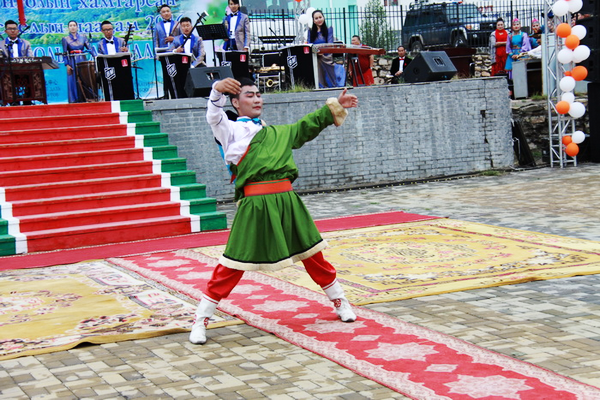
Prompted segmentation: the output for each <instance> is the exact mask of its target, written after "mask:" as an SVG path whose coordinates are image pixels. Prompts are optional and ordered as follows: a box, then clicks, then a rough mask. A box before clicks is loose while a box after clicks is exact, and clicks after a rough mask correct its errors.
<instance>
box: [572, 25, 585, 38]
mask: <svg viewBox="0 0 600 400" xmlns="http://www.w3.org/2000/svg"><path fill="white" fill-rule="evenodd" d="M571 35H575V36H577V37H578V38H579V40H581V39H583V38H584V37H585V35H587V29H585V26H583V25H575V26H574V27H572V28H571Z"/></svg>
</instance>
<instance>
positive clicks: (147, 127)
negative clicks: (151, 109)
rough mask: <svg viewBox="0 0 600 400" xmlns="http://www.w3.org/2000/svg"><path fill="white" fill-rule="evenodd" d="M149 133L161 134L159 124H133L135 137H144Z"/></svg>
mask: <svg viewBox="0 0 600 400" xmlns="http://www.w3.org/2000/svg"><path fill="white" fill-rule="evenodd" d="M149 133H161V132H160V122H137V123H136V124H135V134H136V135H146V134H149Z"/></svg>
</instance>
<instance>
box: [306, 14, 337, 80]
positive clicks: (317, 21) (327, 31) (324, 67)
mask: <svg viewBox="0 0 600 400" xmlns="http://www.w3.org/2000/svg"><path fill="white" fill-rule="evenodd" d="M312 19H313V24H312V28H310V29H309V30H308V33H307V39H308V43H312V44H323V43H331V44H333V27H332V26H330V27H328V26H327V23H326V22H325V17H324V16H323V11H321V10H315V11H313V13H312ZM317 62H318V67H319V86H321V87H324V88H325V87H336V86H337V78H336V76H335V66H334V64H333V56H332V55H331V54H317Z"/></svg>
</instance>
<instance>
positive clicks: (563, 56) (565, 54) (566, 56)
mask: <svg viewBox="0 0 600 400" xmlns="http://www.w3.org/2000/svg"><path fill="white" fill-rule="evenodd" d="M556 59H557V60H558V62H559V63H561V64H569V63H571V62H573V50H571V49H566V48H565V49H562V50H561V51H559V52H558V54H557V55H556Z"/></svg>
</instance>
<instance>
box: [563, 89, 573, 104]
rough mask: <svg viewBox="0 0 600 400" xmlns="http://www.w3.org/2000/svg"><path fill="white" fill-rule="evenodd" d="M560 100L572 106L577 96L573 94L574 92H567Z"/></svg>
mask: <svg viewBox="0 0 600 400" xmlns="http://www.w3.org/2000/svg"><path fill="white" fill-rule="evenodd" d="M560 99H561V100H562V101H566V102H567V103H569V104H571V103H572V102H574V101H575V95H574V94H573V92H565V93H563V94H562V96H560Z"/></svg>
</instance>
